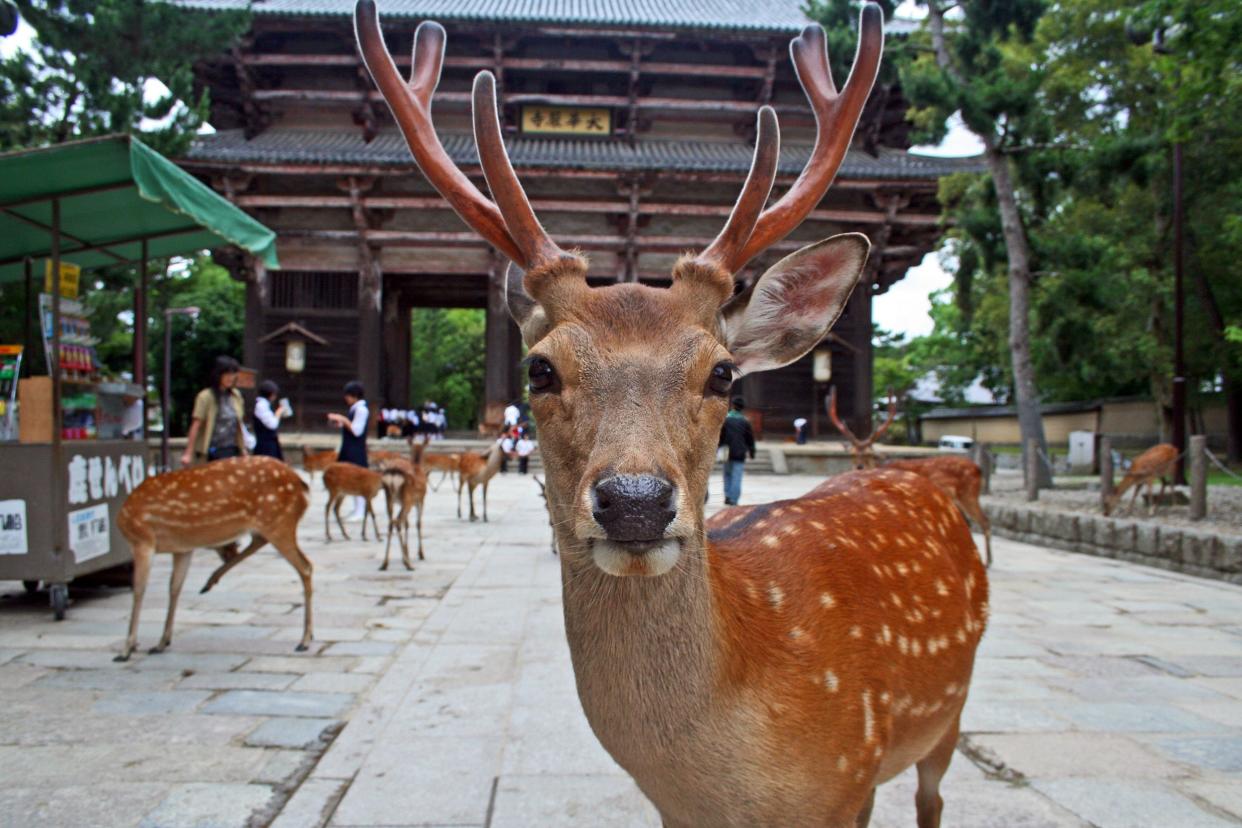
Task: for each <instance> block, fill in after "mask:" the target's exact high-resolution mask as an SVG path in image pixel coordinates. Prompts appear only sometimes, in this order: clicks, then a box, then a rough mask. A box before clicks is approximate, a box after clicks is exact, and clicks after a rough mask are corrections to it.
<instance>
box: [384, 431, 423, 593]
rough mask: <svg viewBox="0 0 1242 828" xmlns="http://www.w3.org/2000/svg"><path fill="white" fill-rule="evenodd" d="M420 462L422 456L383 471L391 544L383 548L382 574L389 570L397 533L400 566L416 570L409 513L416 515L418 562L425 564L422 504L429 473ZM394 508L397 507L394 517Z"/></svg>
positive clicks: (392, 464)
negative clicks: (393, 540) (399, 545)
mask: <svg viewBox="0 0 1242 828" xmlns="http://www.w3.org/2000/svg"><path fill="white" fill-rule="evenodd" d="M420 459H421V452H420V454H419V455H416V457H415V460H414V462H410V461H409V460H392V461H389V462H387V463H385V464H384V466H383V468H382V470H381V471H380V477H381V478H382V479H383V483H384V494H385V499H386V501H387V503H388V542H387V543H386V544H385V545H384V563H382V564H380V571H381V572H382V571H384V570H386V569H388V554H389V552H390V551H391V550H392V536H393V532H394V530H395V532H396V534H397V539H398V540H399V541H400V543H401V563H403V564H405V568H406V569H413V568H414V567H413V565H412V564H411V563H410V509H415V510H416V511H417V516H416V517H415V520H414V526H415V527H416V529H417V531H418V559H419V560H420V561H422V560H426V558H425V557H424V555H423V501H424V500H425V499H426V497H427V471H426V470H425V469H424V468H423V467H422V464H421V463H420V462H419V460H420ZM394 506H397V507H398V511H397V514H396V516H395V517H394V516H393V507H394Z"/></svg>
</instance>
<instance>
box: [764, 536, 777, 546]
mask: <svg viewBox="0 0 1242 828" xmlns="http://www.w3.org/2000/svg"><path fill="white" fill-rule="evenodd" d="M763 545H764V546H773V547H775V546H780V545H781V539H780V538H778V537H777V536H776V535H765V536H764V538H763Z"/></svg>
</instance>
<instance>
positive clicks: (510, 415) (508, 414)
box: [493, 403, 522, 430]
mask: <svg viewBox="0 0 1242 828" xmlns="http://www.w3.org/2000/svg"><path fill="white" fill-rule="evenodd" d="M493 410H494V409H493ZM521 416H522V412H521V410H520V409H519V408H518V407H517V404H516V403H509V404H508V405H507V406H505V429H506V430H507V429H510V428H513V426H515V425H517V424H518V418H519V417H521Z"/></svg>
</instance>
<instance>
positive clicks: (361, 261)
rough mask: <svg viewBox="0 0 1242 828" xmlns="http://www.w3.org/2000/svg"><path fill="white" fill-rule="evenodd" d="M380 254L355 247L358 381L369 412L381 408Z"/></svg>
mask: <svg viewBox="0 0 1242 828" xmlns="http://www.w3.org/2000/svg"><path fill="white" fill-rule="evenodd" d="M378 253H379V251H377V250H372V249H371V245H370V244H368V243H366V242H365V241H364V242H363V243H362V244H359V245H358V371H357V374H358V380H359V381H360V382H361V383H362V386H363V388H365V389H366V392H367V396H368V400H369V401H370V405H371V408H372V409H376V408H379V407H380V406H381V405H383V403H384V400H383V399H382V398H383V395H384V389H383V387H382V385H381V378H382V377H383V376H384V364H383V359H384V343H383V312H384V274H383V272H382V270H381V269H380V263H379V255H378Z"/></svg>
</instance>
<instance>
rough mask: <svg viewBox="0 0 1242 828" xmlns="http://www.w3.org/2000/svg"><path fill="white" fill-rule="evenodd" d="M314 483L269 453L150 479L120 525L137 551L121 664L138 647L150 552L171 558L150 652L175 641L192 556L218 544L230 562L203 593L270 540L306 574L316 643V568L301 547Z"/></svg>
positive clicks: (305, 629)
mask: <svg viewBox="0 0 1242 828" xmlns="http://www.w3.org/2000/svg"><path fill="white" fill-rule="evenodd" d="M309 491H310V488H309V487H308V486H307V485H306V483H305V482H304V481H303V480H302V478H301V477H299V476H298V474H297V472H295V471H294V470H293V469H291V468H290V467H288V466H286V465H285V464H284V463H282V462H281V461H279V460H276V459H274V458H271V457H255V456H251V457H238V458H233V459H231V460H218V461H216V462H214V463H208V464H206V465H203V466H194V467H191V468H187V469H180V470H178V471H173V472H168V473H166V474H161V475H157V476H156V477H148V478H147V479H146V480H144V481H143V483H142V485H140V486H139V487H138V488H137V489H134V491H133V493H132V494H130V496H129V497H127V498H126V499H125V502H124V503H123V504H122V505H121V511H120V512H119V513H118V514H117V521H116V522H117V528H118V529H120V530H121V534H122V535H124V536H125V539H126V540H127V541H129V544H130V547H131V548H132V549H133V552H134V581H133V584H134V586H133V589H134V608H133V611H132V612H131V613H130V617H129V636H128V637H127V638H126V639H125V647H124V649H122V651H121V654H120V655H118V656H117V657H116V658H115V660H116V661H127V660H129V657H130V655H131V654H132V653H133V651H134V648H135V647H137V645H138V615H139V612H140V611H141V610H142V598H143V595H144V594H145V593H146V589H147V580H148V579H149V577H150V574H151V557H152V555H154V554H155V553H157V552H167V553H170V554H171V555H172V556H173V569H172V577H171V579H170V580H169V582H168V615H167V617H166V618H165V619H164V634H163V636H161V638H160V643H159V644H157V645H156V646H155V647H153V648H151V652H152V653H160V652H163V651H164V650H165V649H167V648H168V646H169V645H170V644H171V643H172V631H173V616H174V615H175V614H176V612H177V600H178V598H180V597H181V587H182V585H184V583H185V576H186V573H188V572H189V571H190V559H191V556H192V555H193V554H194V549H195V548H196V547H203V546H206V547H217V548H223V549H225V550H227V551H222V552H221V558H222V559H223V560H224V563H223V564H222V565H221V566H220V567H219V568H218V569H216V571H215V572H213V573H212V574H211V577H210V578H209V579H208V581H207V584H206V585H205V586H204V587H203V589H202V591H203V592H206V591H207V590H209V589H211V588H212V587H213V586H214V585H215V584H216V583H217V582H218V581H219V580H220V578H221V576H223V575H224V573H225V572H227V571H229V570H230V569H232V568H233V567H234V566H236V565H237V564H239V563H241V562H242V561H244V560H245V559H246V558H248V557H250V556H251V555H253V554H254V553H255V552H257V551H258V550H259V549H260V548H262V547H263V546H264V545H266V544H268V543H270V544H272V546H275V547H276V549H277V551H279V552H280V554H281V555H283V556H284V557H285V560H287V561H288V562H289V563H290V564H291V565H292V566H293V568H294V569H295V570H297V573H298V577H299V578H301V579H302V594H303V596H304V599H305V616H304V619H303V622H302V640H301V642H300V643H299V644H298V646H297V647H296V649H297V650H298V651H303V650H305V649H306V648H307V647H308V646H309V645H310V640H311V593H312V592H313V589H312V587H311V572H312V570H313V567H312V566H311V562H310V560H309V559H307V557H306V555H304V554H303V553H302V550H301V549H300V548H299V547H298V535H297V530H298V521H300V520H301V519H302V515H303V514H304V513H305V512H306V508H307V506H309V505H310V498H309ZM246 534H249V535H250V544H249V545H248V546H247V547H246V549H245V550H244V551H242V552H240V553H239V552H237V548H236V542H237V540H238V538H240V537H242V536H243V535H246Z"/></svg>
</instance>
